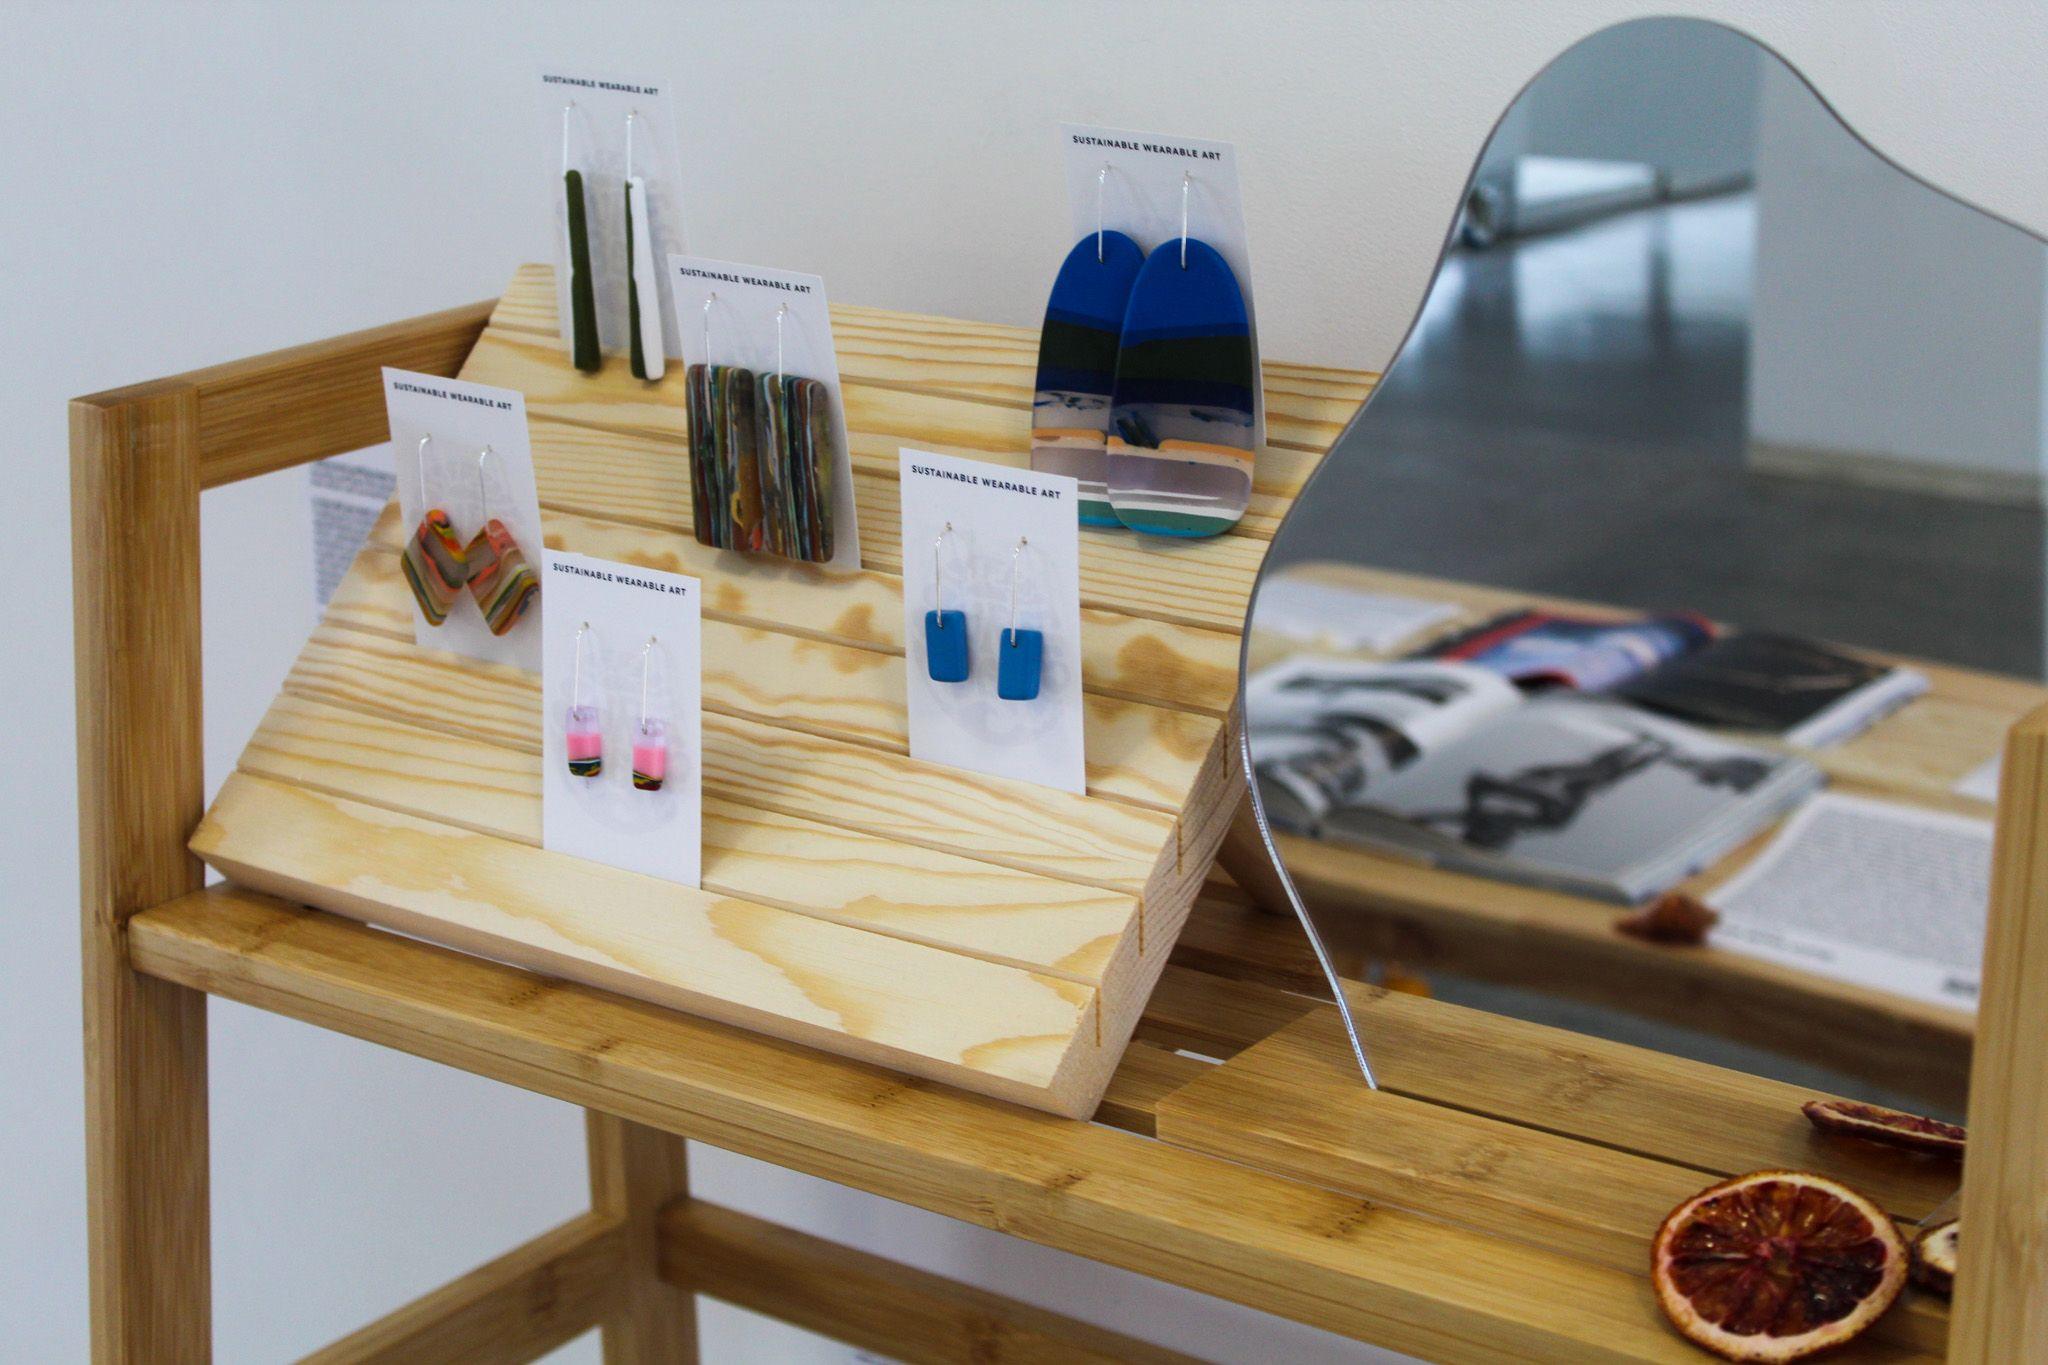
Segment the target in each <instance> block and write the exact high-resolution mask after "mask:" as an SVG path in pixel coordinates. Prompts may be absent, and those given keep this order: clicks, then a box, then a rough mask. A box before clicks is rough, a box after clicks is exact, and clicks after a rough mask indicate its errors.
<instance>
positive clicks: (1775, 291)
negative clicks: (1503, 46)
mask: <svg viewBox="0 0 2048 1365" xmlns="http://www.w3.org/2000/svg"><path fill="white" fill-rule="evenodd" d="M2044 284H2048V256H2044V245H2043V243H2042V242H2041V241H2040V240H2039V239H2037V238H2035V237H2033V236H2031V235H2030V234H2028V233H2026V232H2024V231H2021V230H2019V229H2017V228H2015V227H2013V226H2011V225H2009V224H2006V223H2004V222H2001V221H1999V220H1996V219H1994V218H1991V217H1989V216H1987V215H1986V214H1984V213H1982V212H1979V211H1978V210H1976V209H1973V208H1971V207H1969V206H1968V205H1965V204H1962V203H1960V202H1958V201H1957V200H1955V199H1953V198H1951V197H1949V196H1948V195H1945V194H1943V193H1941V192H1940V191H1938V190H1935V189H1933V188H1931V187H1929V186H1928V185H1926V184H1925V183H1923V182H1921V181H1919V180H1917V179H1915V178H1913V177H1912V176H1910V175H1907V174H1906V173H1904V172H1902V171H1901V170H1900V169H1899V168H1897V167H1896V166H1894V165H1892V164H1891V163H1890V162H1888V161H1886V160H1885V159H1884V158H1882V157H1881V156H1879V155H1877V154H1876V153H1875V152H1873V151H1872V150H1871V149H1870V148H1869V147H1868V146H1866V145H1865V144H1864V143H1863V142H1862V141H1861V140H1860V139H1859V138H1858V137H1857V136H1856V135H1855V134H1854V133H1853V132H1851V131H1850V130H1849V129H1848V128H1846V127H1845V126H1844V125H1843V124H1842V123H1841V122H1840V121H1839V120H1837V119H1836V117H1835V116H1834V114H1833V113H1832V112H1831V111H1830V110H1829V109H1828V107H1827V106H1826V105H1825V104H1824V103H1823V102H1822V101H1821V99H1820V98H1819V97H1818V96H1817V95H1816V94H1815V92H1814V91H1813V90H1812V89H1811V88H1810V87H1809V86H1807V85H1806V83H1805V82H1804V81H1803V80H1802V79H1801V78H1800V77H1799V75H1798V74H1797V73H1796V72H1794V71H1793V70H1792V69H1791V68H1790V67H1788V66H1787V65H1786V64H1785V63H1784V62H1783V61H1781V60H1780V59H1779V58H1778V57H1776V56H1775V55H1774V54H1772V53H1771V52H1769V51H1767V50H1765V49H1764V48H1762V47H1761V46H1759V45H1758V44H1756V43H1755V42H1753V41H1751V40H1750V39H1748V38H1747V37H1745V36H1743V35H1741V34H1739V33H1736V32H1734V31H1732V30H1729V29H1726V28H1722V27H1719V26H1716V25H1713V24H1708V23H1704V22H1697V21H1689V20H1663V19H1657V20H1645V21H1641V22H1636V23H1630V24H1625V25H1622V26H1620V27H1617V28H1613V29H1609V30H1607V31H1605V32H1602V33H1600V34H1597V35H1595V36H1594V37H1592V38H1589V39H1587V40H1586V41H1584V42H1583V43H1581V44H1579V45H1578V46H1576V47H1574V48H1573V49H1571V50H1570V51H1569V52H1567V53H1566V54H1565V55H1564V56H1562V57H1560V58H1559V59H1558V60H1557V61H1556V62H1555V63H1554V64H1553V65H1551V66H1550V67H1549V68H1548V69H1546V70H1545V71H1544V72H1543V73H1542V74H1541V75H1540V76H1539V77H1538V78H1537V79H1536V80H1534V81H1533V82H1532V83H1531V84H1530V85H1529V86H1528V88H1527V89H1526V90H1524V91H1523V93H1522V94H1521V95H1520V97H1519V98H1517V99H1516V101H1515V102H1514V104H1513V106H1512V107H1510V108H1509V109H1508V111H1507V112H1506V115H1505V116H1504V117H1503V118H1502V120H1501V122H1500V124H1499V126H1498V127H1497V128H1496V129H1495V131H1494V134H1493V136H1492V138H1491V140H1490V141H1489V142H1488V144H1487V146H1486V148H1485V151H1484V153H1483V155H1482V156H1481V157H1480V159H1479V163H1478V166H1477V168H1476V170H1475V171H1474V173H1473V176H1472V178H1471V181H1470V184H1469V188H1468V192H1467V194H1466V197H1465V200H1464V203H1463V204H1462V206H1461V207H1460V210H1459V212H1458V215H1457V221H1456V225H1455V227H1454V228H1453V230H1452V233H1451V237H1450V241H1449V244H1448V246H1447V249H1446V251H1445V254H1444V257H1443V260H1442V263H1441V265H1440V267H1439V269H1438V271H1437V274H1436V276H1435V278H1434V280H1433V282H1432V284H1431V286H1430V289H1429V292H1428V296H1427V298H1426V300H1425V302H1424V303H1423V305H1422V307H1421V310H1420V312H1419V314H1418V315H1417V318H1416V321H1415V323H1414V325H1413V327H1412V329H1411V331H1410V332H1409V335H1408V337H1407V339H1406V341H1405V342H1404V344H1403V345H1402V347H1401V349H1400V351H1399V353H1398V355H1397V356H1396V357H1395V359H1394V361H1393V363H1392V364H1391V366H1390V367H1389V368H1388V370H1387V372H1386V375H1385V377H1384V379H1383V380H1382V382H1381V383H1380V384H1379V386H1378V388H1377V390H1376V391H1375V392H1374V393H1373V395H1372V397H1371V398H1370V400H1369V401H1368V402H1367V404H1366V405H1365V406H1364V407H1363V408H1362V409H1361V410H1360V412H1359V413H1358V415H1357V417H1356V418H1355V419H1354V420H1353V421H1352V423H1351V425H1350V426H1349V428H1348V429H1347V430H1346V431H1345V433H1344V435H1343V436H1342V438H1341V439H1339V441H1338V442H1337V444H1336V446H1335V447H1334V449H1333V450H1332V451H1331V452H1330V454H1329V456H1328V458H1327V459H1326V460H1325V461H1324V462H1323V464H1322V466H1321V467H1320V469H1319V470H1318V472H1317V473H1316V474H1315V476H1314V478H1313V479H1312V481H1311V482H1310V483H1309V485H1308V487H1307V489H1306V491H1305V492H1304V493H1303V495H1302V497H1301V498H1300V500H1299V502H1298V503H1297V505H1296V507H1295V509H1294V511H1293V513H1292V514H1291V515H1290V516H1289V518H1288V520H1287V522H1286V523H1285V525H1284V526H1282V527H1281V529H1280V531H1279V533H1278V534H1277V535H1276V537H1275V539H1274V542H1273V547H1272V552H1271V555H1270V557H1269V558H1268V559H1267V561H1266V568H1265V571H1264V574H1263V576H1262V578H1261V580H1260V583H1259V587H1258V591H1257V594H1256V596H1255V598H1254V603H1253V608H1252V617H1251V623H1250V630H1249V631H1248V632H1247V644H1246V654H1245V667H1246V683H1245V691H1244V698H1245V733H1246V745H1247V751H1248V758H1249V760H1250V762H1251V764H1252V768H1253V771H1254V774H1255V779H1256V780H1255V782H1254V787H1255V791H1256V797H1257V802H1258V807H1259V811H1260V816H1261V820H1262V822H1263V825H1264V828H1265V829H1266V831H1267V833H1268V835H1269V837H1270V838H1271V840H1272V842H1273V844H1274V847H1275V849H1276V850H1277V853H1278V855H1279V857H1280V859H1281V862H1282V865H1283V866H1284V868H1285V870H1286V872H1287V873H1288V875H1289V879H1290V880H1291V882H1292V886H1293V888H1294V891H1295V893H1296V895H1297V897H1298V900H1299V902H1300V905H1299V907H1298V908H1299V909H1301V910H1302V912H1303V913H1304V918H1305V920H1306V921H1307V922H1308V924H1309V926H1310V929H1311V932H1312V933H1313V934H1315V935H1317V936H1318V937H1319V938H1320V940H1321V943H1322V944H1323V945H1325V946H1326V947H1327V952H1328V955H1329V956H1330V957H1331V958H1334V959H1335V961H1336V963H1337V965H1338V966H1339V968H1340V969H1341V971H1342V974H1343V975H1346V976H1352V977H1361V978H1364V979H1368V980H1379V981H1383V982H1386V983H1388V984H1391V985H1395V986H1397V987H1401V988H1407V989H1415V990H1422V991H1427V992H1428V993H1431V994H1433V995H1436V996H1438V997H1440V998H1443V999H1447V1000H1451V1001H1454V1002H1458V1003H1461V1004H1465V1005H1470V1006H1474V1007H1477V1008H1481V1009H1485V1010H1489V1011H1495V1012H1499V1013H1504V1014H1509V1015H1514V1016H1518V1017H1521V1018H1525V1019H1530V1020H1535V1021H1538V1022H1543V1023H1548V1024H1554V1025H1559V1026H1562V1027H1565V1028H1568V1029H1572V1030H1575V1031H1578V1032H1582V1033H1589V1034H1595V1035H1601V1036H1604V1037H1608V1038H1614V1039H1619V1040H1623V1041H1626V1042H1630V1043H1635V1044H1639V1045H1642V1046H1646V1047H1652V1048H1657V1049H1661V1050H1665V1051H1669V1052H1673V1053H1679V1054H1683V1055H1687V1056H1690V1057H1694V1058H1698V1059H1702V1060H1706V1061H1710V1062H1714V1063H1718V1064H1721V1065H1724V1066H1729V1067H1735V1068H1740V1069H1742V1070H1745V1071H1750V1072H1754V1073H1760V1074H1764V1075H1769V1076H1773V1077H1777V1078H1780V1079H1783V1080H1787V1081H1791V1082H1794V1083H1797V1084H1800V1085H1804V1086H1810V1087H1813V1088H1816V1089H1820V1090H1825V1091H1829V1092H1833V1093H1836V1094H1846V1095H1850V1096H1854V1097H1857V1098H1860V1099H1865V1100H1869V1101H1873V1102H1877V1103H1884V1104H1890V1105H1893V1106H1895V1107H1900V1108H1905V1109H1909V1110H1913V1111H1916V1112H1919V1113H1922V1114H1928V1115H1933V1116H1937V1117H1942V1118H1949V1119H1956V1120H1960V1118H1961V1115H1962V1110H1963V1107H1964V1096H1965V1091H1966V1087H1967V1083H1968V1076H1969V1058H1970V1041H1971V1033H1972V1024H1973V1018H1974V1003H1975V993H1976V986H1977V980H1978V975H1979V971H1980V966H1981V958H1982V945H1983V925H1984V915H1985V901H1986V894H1987V878H1988V872H1989V861H1990V834H1991V824H1990V821H1991V817H1992V814H1993V807H1992V802H1993V800H1994V794H1995V784H1996V772H1995V758H1996V755H1997V754H1998V753H1999V750H2000V747H2001V744H2002V741H2003V737H2004V734H2005V732H2006V730H2007V728H2008V727H2009V726H2010V725H2011V723H2012V722H2013V721H2014V720H2016V719H2017V718H2018V717H2020V716H2021V715H2022V714H2024V713H2025V712H2026V711H2028V710H2030V709H2032V708H2033V707H2035V706H2037V705H2039V704H2041V703H2042V702H2043V701H2048V689H2044V687H2043V686H2042V678H2043V669H2044V594H2043V588H2042V579H2043V524H2042V521H2043V519H2042V510H2041V509H2042V491H2043V480H2044V471H2048V462H2044V461H2048V450H2044V430H2048V425H2044V409H2043V400H2044V378H2043V377H2044V373H2048V360H2044V325H2048V288H2044ZM1360 1041H1361V1042H1362V1044H1363V1058H1364V1059H1369V1058H1370V1056H1371V1052H1372V1047H1373V1038H1372V1036H1371V1031H1370V1030H1369V1029H1368V1030H1366V1031H1365V1033H1364V1036H1363V1037H1362V1038H1361V1040H1360Z"/></svg>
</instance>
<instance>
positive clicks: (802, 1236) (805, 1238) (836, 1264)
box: [663, 1200, 1193, 1365]
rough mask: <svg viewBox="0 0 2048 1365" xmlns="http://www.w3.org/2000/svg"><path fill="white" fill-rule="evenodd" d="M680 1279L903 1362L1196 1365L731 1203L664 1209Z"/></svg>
mask: <svg viewBox="0 0 2048 1365" xmlns="http://www.w3.org/2000/svg"><path fill="white" fill-rule="evenodd" d="M663 1231H664V1233H665V1234H666V1235H665V1240H664V1242H663V1250H664V1253H665V1256H666V1260H667V1264H668V1265H669V1266H670V1267H671V1271H670V1273H671V1275H672V1277H673V1278H674V1280H675V1282H676V1283H677V1284H685V1285H689V1286H691V1287H692V1288H694V1289H696V1290H698V1291H699V1292H701V1293H705V1294H709V1295H711V1296H712V1297H713V1298H716V1299H723V1300H725V1301H726V1302H727V1303H732V1304H737V1305H739V1306H740V1307H742V1308H747V1309H751V1310H752V1311H754V1312H756V1313H765V1314H767V1315H768V1316H769V1317H772V1318H776V1319H779V1320H780V1321H783V1322H788V1323H794V1324H795V1325H796V1326H798V1327H803V1328H806V1329H808V1330H810V1331H813V1332H817V1333H819V1334H820V1335H822V1336H827V1337H831V1338H832V1339H833V1340H835V1341H842V1342H845V1343H846V1344H847V1345H849V1346H855V1347H858V1348H860V1349H861V1350H864V1351H873V1352H877V1353H879V1354H881V1355H883V1356H885V1357H886V1358H888V1359H890V1360H900V1361H904V1362H907V1365H956V1362H960V1361H973V1362H975V1363H976V1365H983V1363H984V1362H986V1365H1032V1363H1033V1362H1039V1363H1041V1365H1067V1362H1089V1361H1094V1362H1100V1363H1101V1365H1110V1362H1122V1361H1129V1362H1132V1363H1133V1365H1176V1363H1180V1365H1192V1359H1193V1358H1192V1357H1189V1356H1184V1355H1181V1354H1180V1353H1179V1352H1177V1351H1168V1350H1165V1349H1162V1348H1161V1347H1157V1346H1153V1345H1151V1344H1150V1343H1148V1342H1144V1341H1140V1340H1138V1339H1137V1338H1135V1337H1128V1336H1124V1335H1123V1334H1122V1333H1119V1332H1110V1331H1105V1330H1104V1329H1103V1328H1100V1327H1096V1326H1093V1325H1091V1324H1089V1323H1085V1322H1082V1321H1080V1320H1078V1319H1075V1318H1069V1317H1065V1316H1063V1315H1061V1314H1058V1313H1053V1312H1049V1311H1047V1310H1046V1309H1043V1308H1037V1307H1034V1306H1033V1305H1031V1304H1028V1303H1024V1302H1022V1301H1021V1300H1018V1299H1013V1298H1009V1297H1007V1296H1005V1295H1002V1294H993V1293H990V1292H989V1291H987V1290H985V1289H977V1288H975V1287H974V1286H973V1285H968V1284H962V1283H960V1282H959V1281H957V1280H949V1279H946V1278H944V1277H943V1276H939V1275H934V1274H931V1273H930V1272H928V1271H924V1270H918V1269H916V1268H914V1267H912V1266H907V1265H902V1264H899V1263H897V1262H894V1261H890V1260H886V1259H884V1258H882V1257H880V1256H873V1255H870V1254H868V1253H867V1252H864V1251H858V1250H855V1249H854V1248H852V1247H848V1246H842V1245H840V1244H838V1243H836V1242H830V1241H827V1240H825V1239H824V1238H822V1237H813V1236H811V1235H810V1234H809V1233H804V1232H798V1231H797V1230H795V1229H794V1228H786V1227H779V1226H777V1225H776V1224H774V1223H770V1222H767V1221H766V1220H764V1219H760V1218H753V1217H750V1216H748V1215H747V1214H744V1213H739V1212H736V1211H734V1210H732V1209H724V1208H719V1207H718V1206H716V1205H714V1204H706V1203H704V1202H703V1201H701V1200H691V1201H689V1202H688V1203H683V1204H678V1205H676V1206H674V1207H672V1208H670V1209H669V1211H668V1214H667V1217H666V1218H665V1219H664V1220H663Z"/></svg>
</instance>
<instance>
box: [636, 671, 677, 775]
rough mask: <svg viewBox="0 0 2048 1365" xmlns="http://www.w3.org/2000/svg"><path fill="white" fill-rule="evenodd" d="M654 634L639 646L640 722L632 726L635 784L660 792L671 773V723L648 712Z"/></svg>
mask: <svg viewBox="0 0 2048 1365" xmlns="http://www.w3.org/2000/svg"><path fill="white" fill-rule="evenodd" d="M655 643H656V642H655V637H654V636H652V635H650V636H648V637H647V643H646V644H644V645H642V646H641V647H640V723H639V725H637V726H635V727H634V729H633V788H634V790H636V791H643V792H658V791H660V790H661V784H662V782H663V780H664V779H666V778H667V777H668V724H667V722H665V721H663V720H660V719H658V718H657V717H654V716H650V715H648V714H647V670H648V667H649V665H650V663H651V662H652V656H653V654H654V646H655Z"/></svg>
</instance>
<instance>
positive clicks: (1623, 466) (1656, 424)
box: [1273, 195, 2044, 677]
mask: <svg viewBox="0 0 2048 1365" xmlns="http://www.w3.org/2000/svg"><path fill="white" fill-rule="evenodd" d="M1753 220H1754V212H1753V208H1752V205H1751V202H1750V199H1749V197H1748V196H1747V195H1734V196H1726V197H1722V198H1717V199H1710V200H1701V201H1695V202H1691V203H1684V204H1678V205H1672V206H1664V207H1659V208H1654V209H1646V210H1641V211H1637V212H1633V213H1628V214H1623V215H1619V216H1617V217H1614V218H1610V219H1606V220H1603V221H1601V222H1598V223H1595V224H1592V225H1589V226H1586V227H1582V228H1579V229H1577V230H1574V231H1570V232H1564V233H1557V234H1552V235H1549V236H1542V237H1535V238H1531V239H1528V240H1526V241H1524V242H1521V243H1517V244H1506V245H1503V246H1500V247H1496V248H1494V249H1492V250H1488V251H1483V252H1461V253H1459V254H1458V255H1456V256H1455V257H1454V258H1453V259H1452V260H1451V261H1450V262H1449V263H1448V265H1447V266H1446V268H1445V270H1444V272H1443V273H1442V275H1441V276H1440V277H1439V279H1438V281H1437V284H1436V286H1435V288H1434V289H1433V291H1432V293H1431V297H1430V301H1429V305H1428V307H1427V308H1426V310H1425V312H1424V316H1423V319H1422V321H1421V323H1420V325H1419V326H1418V327H1417V328H1416V331H1415V334H1414V335H1413V336H1412V337H1411V338H1410V340H1409V343H1408V345H1407V346H1406V347H1405V348H1404V349H1403V351H1402V353H1401V355H1400V356H1399V357H1398V359H1397V360H1396V362H1395V364H1394V365H1393V366H1392V367H1391V368H1390V370H1389V372H1388V374H1387V377H1386V380H1385V383H1384V384H1383V385H1382V387H1381V390H1380V392H1379V394H1378V395H1377V396H1376V397H1375V398H1374V399H1373V401H1372V403H1371V404H1370V405H1369V406H1368V407H1367V409H1366V410H1365V413H1364V416H1363V417H1362V418H1361V420H1360V421H1359V423H1358V424H1357V425H1356V426H1355V427H1353V429H1352V430H1351V431H1350V432H1349V433H1348V434H1347V437H1346V439H1345V440H1344V441H1343V442H1342V443H1340V445H1339V446H1338V448H1337V450H1336V451H1335V452H1333V454H1332V456H1331V458H1330V461H1329V463H1328V464H1327V466H1326V469H1327V471H1328V472H1327V473H1326V474H1324V475H1323V476H1322V477H1320V478H1319V479H1318V480H1317V481H1316V485H1315V490H1314V497H1313V499H1311V500H1308V501H1306V502H1305V503H1304V504H1303V506H1302V507H1301V508H1300V509H1299V511H1298V513H1297V515H1296V516H1295V517H1294V518H1292V519H1290V520H1289V522H1288V524H1287V527H1286V529H1285V531H1284V532H1283V533H1282V535H1281V536H1280V537H1279V538H1278V539H1276V541H1275V544H1274V548H1273V560H1274V563H1276V564H1283V563H1289V562H1295V561H1299V560H1304V559H1323V558H1335V559H1355V560H1359V561H1361V562H1365V563H1369V564H1372V565H1375V566H1377V567H1381V568H1389V569H1399V570H1403V571H1407V572H1413V573H1426V574H1437V575H1442V576H1446V577H1455V578H1462V579H1466V580H1470V581H1476V582H1481V583H1488V584H1493V585H1497V586H1502V587H1509V588H1525V589H1528V590H1530V591H1532V592H1545V593H1556V594H1561V595H1565V596H1574V597H1583V598H1589V599H1592V600H1596V601H1607V602H1614V603H1618V604H1621V605H1624V606H1630V607H1639V608H1642V609H1644V610H1669V609H1676V608H1691V609H1694V610H1698V611H1703V612H1706V613H1707V614H1708V615H1710V616H1713V617H1716V618H1717V619H1720V620H1724V621H1730V622H1734V623H1736V624H1739V625H1747V626H1752V627H1765V628H1772V629H1778V630H1785V631H1791V632H1794V633H1797V634H1804V635H1811V636H1816V637H1820V638H1825V639H1833V640H1840V641H1843V642H1846V643H1851V644H1861V645H1867V646H1871V647H1874V648H1879V649H1886V650H1892V651H1896V652H1899V653H1905V654H1912V655H1918V656H1923V657H1928V658H1934V659H1941V660H1946V661H1949V662H1953V663H1958V664H1966V665H1969V666H1972V667H1977V668H1987V669H1992V670H1995V671H1998V672H2003V673H2014V674H2022V675H2026V676H2031V677H2039V676H2041V674H2042V667H2043V639H2042V634H2043V593H2042V574H2043V569H2042V566H2043V554H2044V542H2043V518H2042V514H2041V512H2040V511H2039V510H2038V509H2036V508H2031V507H2016V506H2003V505H1998V504H1994V503H1987V502H1976V501H1967V500H1961V499H1950V498H1941V497H1935V496H1930V495H1928V494H1924V493H1917V492H1902V491H1893V490H1887V489H1879V488H1870V487H1860V486H1855V485H1849V484H1843V483H1834V482H1823V481H1819V480H1814V479H1805V478H1792V477H1786V476H1782V475H1773V474H1764V473H1758V472H1753V471H1751V470H1750V469H1749V468H1748V467H1747V462H1746V458H1745V452H1746V446H1747V439H1748V424H1747V418H1746V407H1745V398H1744V385H1745V379H1746V366H1747V357H1748V302H1749V288H1750V257H1751V251H1750V247H1751V238H1752V228H1753ZM1872 382H1873V383H1883V384H1890V383H1895V382H1898V381H1897V379H1896V377H1895V376H1873V377H1872Z"/></svg>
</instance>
